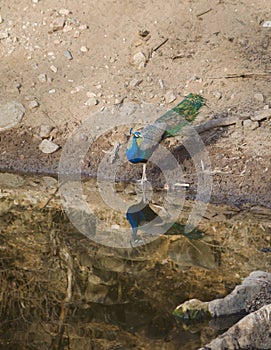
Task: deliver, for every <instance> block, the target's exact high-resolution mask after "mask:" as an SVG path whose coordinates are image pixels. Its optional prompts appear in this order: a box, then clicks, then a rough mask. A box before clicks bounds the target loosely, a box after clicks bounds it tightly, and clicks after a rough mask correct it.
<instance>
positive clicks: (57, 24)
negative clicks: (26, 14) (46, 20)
mask: <svg viewBox="0 0 271 350" xmlns="http://www.w3.org/2000/svg"><path fill="white" fill-rule="evenodd" d="M64 24H65V19H64V18H62V17H58V18H56V19H55V20H54V21H53V22H52V23H51V24H50V27H51V28H52V31H53V32H56V31H58V30H61V29H62V28H63V27H64Z"/></svg>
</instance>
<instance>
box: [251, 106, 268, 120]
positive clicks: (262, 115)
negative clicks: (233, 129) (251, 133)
mask: <svg viewBox="0 0 271 350" xmlns="http://www.w3.org/2000/svg"><path fill="white" fill-rule="evenodd" d="M268 118H271V108H268V109H263V110H261V111H255V112H254V115H253V116H251V117H250V119H251V120H253V121H261V120H263V119H268Z"/></svg>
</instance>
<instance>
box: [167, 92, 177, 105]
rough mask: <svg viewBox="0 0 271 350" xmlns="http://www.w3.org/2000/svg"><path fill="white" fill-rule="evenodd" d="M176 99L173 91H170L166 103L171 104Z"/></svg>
mask: <svg viewBox="0 0 271 350" xmlns="http://www.w3.org/2000/svg"><path fill="white" fill-rule="evenodd" d="M176 98H177V96H176V95H175V94H174V92H173V91H168V92H167V93H166V94H165V100H166V103H171V102H173V101H175V100H176Z"/></svg>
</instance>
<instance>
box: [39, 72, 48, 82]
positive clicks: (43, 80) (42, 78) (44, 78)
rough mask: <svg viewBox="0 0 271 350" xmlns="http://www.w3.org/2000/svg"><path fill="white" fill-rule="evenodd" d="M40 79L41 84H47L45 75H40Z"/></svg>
mask: <svg viewBox="0 0 271 350" xmlns="http://www.w3.org/2000/svg"><path fill="white" fill-rule="evenodd" d="M38 79H39V81H40V82H41V83H46V81H47V75H46V74H45V73H41V74H40V75H38Z"/></svg>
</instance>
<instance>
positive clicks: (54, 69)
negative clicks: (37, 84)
mask: <svg viewBox="0 0 271 350" xmlns="http://www.w3.org/2000/svg"><path fill="white" fill-rule="evenodd" d="M50 69H51V71H52V72H54V73H56V72H57V70H58V68H57V67H56V66H54V65H53V64H52V65H51V66H50Z"/></svg>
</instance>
